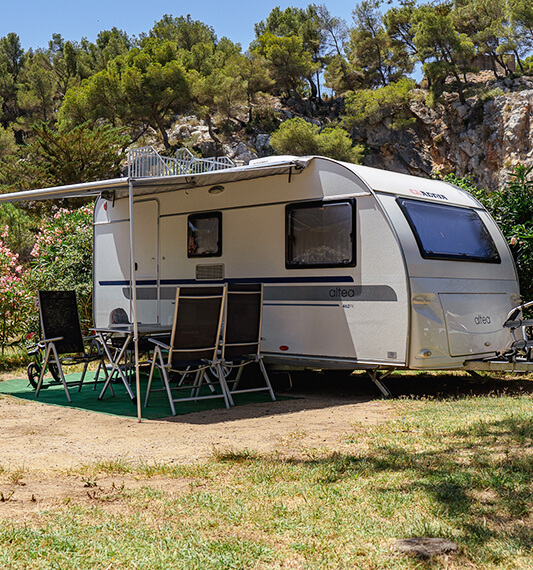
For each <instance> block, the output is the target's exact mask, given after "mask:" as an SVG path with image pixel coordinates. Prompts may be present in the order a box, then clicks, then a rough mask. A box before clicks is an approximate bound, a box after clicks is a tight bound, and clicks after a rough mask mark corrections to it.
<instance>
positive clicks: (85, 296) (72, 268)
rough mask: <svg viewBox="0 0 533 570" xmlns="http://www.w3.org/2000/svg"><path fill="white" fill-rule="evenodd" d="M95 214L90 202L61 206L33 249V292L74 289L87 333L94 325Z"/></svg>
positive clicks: (44, 225) (45, 222) (45, 223)
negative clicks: (78, 206)
mask: <svg viewBox="0 0 533 570" xmlns="http://www.w3.org/2000/svg"><path fill="white" fill-rule="evenodd" d="M92 217H93V208H92V205H87V206H83V207H82V208H77V209H67V208H60V209H59V210H56V211H55V213H54V214H52V215H50V216H48V217H46V218H44V219H43V221H42V223H41V227H40V229H39V232H38V233H37V236H36V240H35V245H34V247H33V250H32V258H33V259H32V264H31V271H30V278H29V284H30V287H31V288H32V290H33V291H37V289H57V290H62V289H63V290H69V289H74V290H75V291H76V294H77V298H78V305H79V308H80V320H81V323H82V327H84V329H85V332H86V331H87V328H88V327H90V326H91V324H92V264H93V230H92ZM34 332H36V331H34Z"/></svg>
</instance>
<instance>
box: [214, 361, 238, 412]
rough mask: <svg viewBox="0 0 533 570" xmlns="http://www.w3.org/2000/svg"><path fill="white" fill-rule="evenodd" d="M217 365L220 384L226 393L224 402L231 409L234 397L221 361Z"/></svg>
mask: <svg viewBox="0 0 533 570" xmlns="http://www.w3.org/2000/svg"><path fill="white" fill-rule="evenodd" d="M215 366H216V370H217V371H218V375H219V380H220V386H221V388H222V394H223V395H224V402H225V403H226V408H227V409H228V410H229V408H230V406H233V405H234V403H233V398H232V397H231V393H230V391H229V388H228V384H227V382H226V376H225V375H224V371H223V370H222V366H221V365H220V362H217V363H216V365H215Z"/></svg>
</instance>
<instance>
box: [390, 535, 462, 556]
mask: <svg viewBox="0 0 533 570" xmlns="http://www.w3.org/2000/svg"><path fill="white" fill-rule="evenodd" d="M392 548H393V549H394V550H398V551H400V552H403V553H404V554H411V555H413V556H417V557H418V558H422V559H424V560H427V559H428V558H433V557H434V556H440V555H442V554H452V553H456V552H457V551H458V550H459V547H458V546H457V544H455V542H452V541H451V540H448V539H446V538H425V537H416V538H402V539H400V540H396V541H395V542H394V543H393V545H392Z"/></svg>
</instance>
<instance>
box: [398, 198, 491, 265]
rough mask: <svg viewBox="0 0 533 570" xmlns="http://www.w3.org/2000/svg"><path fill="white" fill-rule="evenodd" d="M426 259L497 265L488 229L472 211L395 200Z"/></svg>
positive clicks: (441, 205)
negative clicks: (480, 262)
mask: <svg viewBox="0 0 533 570" xmlns="http://www.w3.org/2000/svg"><path fill="white" fill-rule="evenodd" d="M398 204H399V205H400V208H401V209H402V211H403V213H404V215H405V217H406V218H407V221H408V222H409V225H410V226H411V229H412V230H413V233H414V235H415V239H416V241H417V243H418V248H419V250H420V254H421V255H422V257H424V258H425V259H457V260H460V261H482V262H485V263H500V256H499V254H498V250H497V249H496V244H495V243H494V241H493V239H492V236H491V235H490V233H489V230H488V229H487V227H486V226H485V224H484V223H483V220H482V219H481V218H480V217H479V214H478V213H477V212H476V211H475V210H473V209H471V208H460V207H458V206H450V205H448V204H435V203H432V202H423V201H421V200H410V199H407V198H398Z"/></svg>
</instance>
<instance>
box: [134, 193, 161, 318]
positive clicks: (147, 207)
mask: <svg viewBox="0 0 533 570" xmlns="http://www.w3.org/2000/svg"><path fill="white" fill-rule="evenodd" d="M133 223H134V240H135V271H136V280H137V319H138V321H139V322H140V323H150V324H152V323H159V314H160V311H159V304H160V299H159V201H158V200H153V199H152V200H139V201H137V202H135V203H134V204H133Z"/></svg>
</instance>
